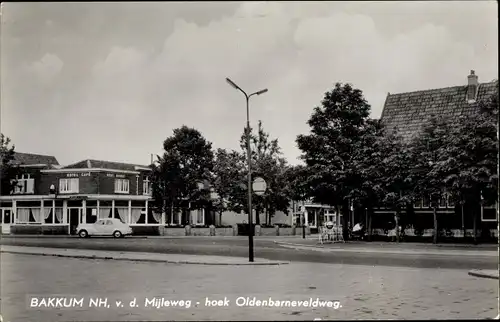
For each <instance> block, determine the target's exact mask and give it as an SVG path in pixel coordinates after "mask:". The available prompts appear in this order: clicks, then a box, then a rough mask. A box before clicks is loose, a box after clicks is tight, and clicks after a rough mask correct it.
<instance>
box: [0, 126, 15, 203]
mask: <svg viewBox="0 0 500 322" xmlns="http://www.w3.org/2000/svg"><path fill="white" fill-rule="evenodd" d="M0 158H1V163H0V193H1V194H3V195H7V194H10V193H12V192H13V190H14V188H15V186H16V185H17V181H16V175H17V174H18V173H19V167H18V166H16V165H15V164H14V163H13V161H14V159H15V146H14V145H13V144H11V140H10V138H8V137H6V136H4V135H3V134H2V133H0Z"/></svg>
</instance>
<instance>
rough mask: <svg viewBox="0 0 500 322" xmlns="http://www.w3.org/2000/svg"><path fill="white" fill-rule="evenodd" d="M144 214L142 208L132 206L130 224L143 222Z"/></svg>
mask: <svg viewBox="0 0 500 322" xmlns="http://www.w3.org/2000/svg"><path fill="white" fill-rule="evenodd" d="M144 217H145V216H144V215H143V211H142V208H132V218H131V221H130V223H131V224H143V223H144Z"/></svg>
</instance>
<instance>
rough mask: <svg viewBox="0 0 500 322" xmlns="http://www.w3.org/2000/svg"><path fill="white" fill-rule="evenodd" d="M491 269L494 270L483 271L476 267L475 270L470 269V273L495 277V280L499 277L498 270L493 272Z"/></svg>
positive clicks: (475, 275)
mask: <svg viewBox="0 0 500 322" xmlns="http://www.w3.org/2000/svg"><path fill="white" fill-rule="evenodd" d="M491 271H493V270H490V272H488V271H482V270H479V269H474V270H471V271H469V275H470V276H474V277H481V278H490V279H495V280H497V279H499V278H498V271H493V272H491ZM495 273H496V274H495ZM497 318H498V317H497Z"/></svg>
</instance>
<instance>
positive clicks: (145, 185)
mask: <svg viewBox="0 0 500 322" xmlns="http://www.w3.org/2000/svg"><path fill="white" fill-rule="evenodd" d="M142 194H143V195H151V181H149V177H146V179H144V180H143V181H142Z"/></svg>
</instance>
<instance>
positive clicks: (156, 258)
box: [0, 245, 288, 265]
mask: <svg viewBox="0 0 500 322" xmlns="http://www.w3.org/2000/svg"><path fill="white" fill-rule="evenodd" d="M0 249H1V252H2V253H11V254H25V255H41V256H56V257H71V258H88V259H111V260H123V261H140V262H157V263H171V264H199V265H283V264H288V262H284V261H273V260H267V259H260V258H255V259H254V260H255V261H254V262H248V259H247V258H244V257H229V256H211V255H210V256H209V255H182V254H157V253H138V252H114V251H101V250H82V249H67V248H44V247H25V246H5V245H1V247H0Z"/></svg>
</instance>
